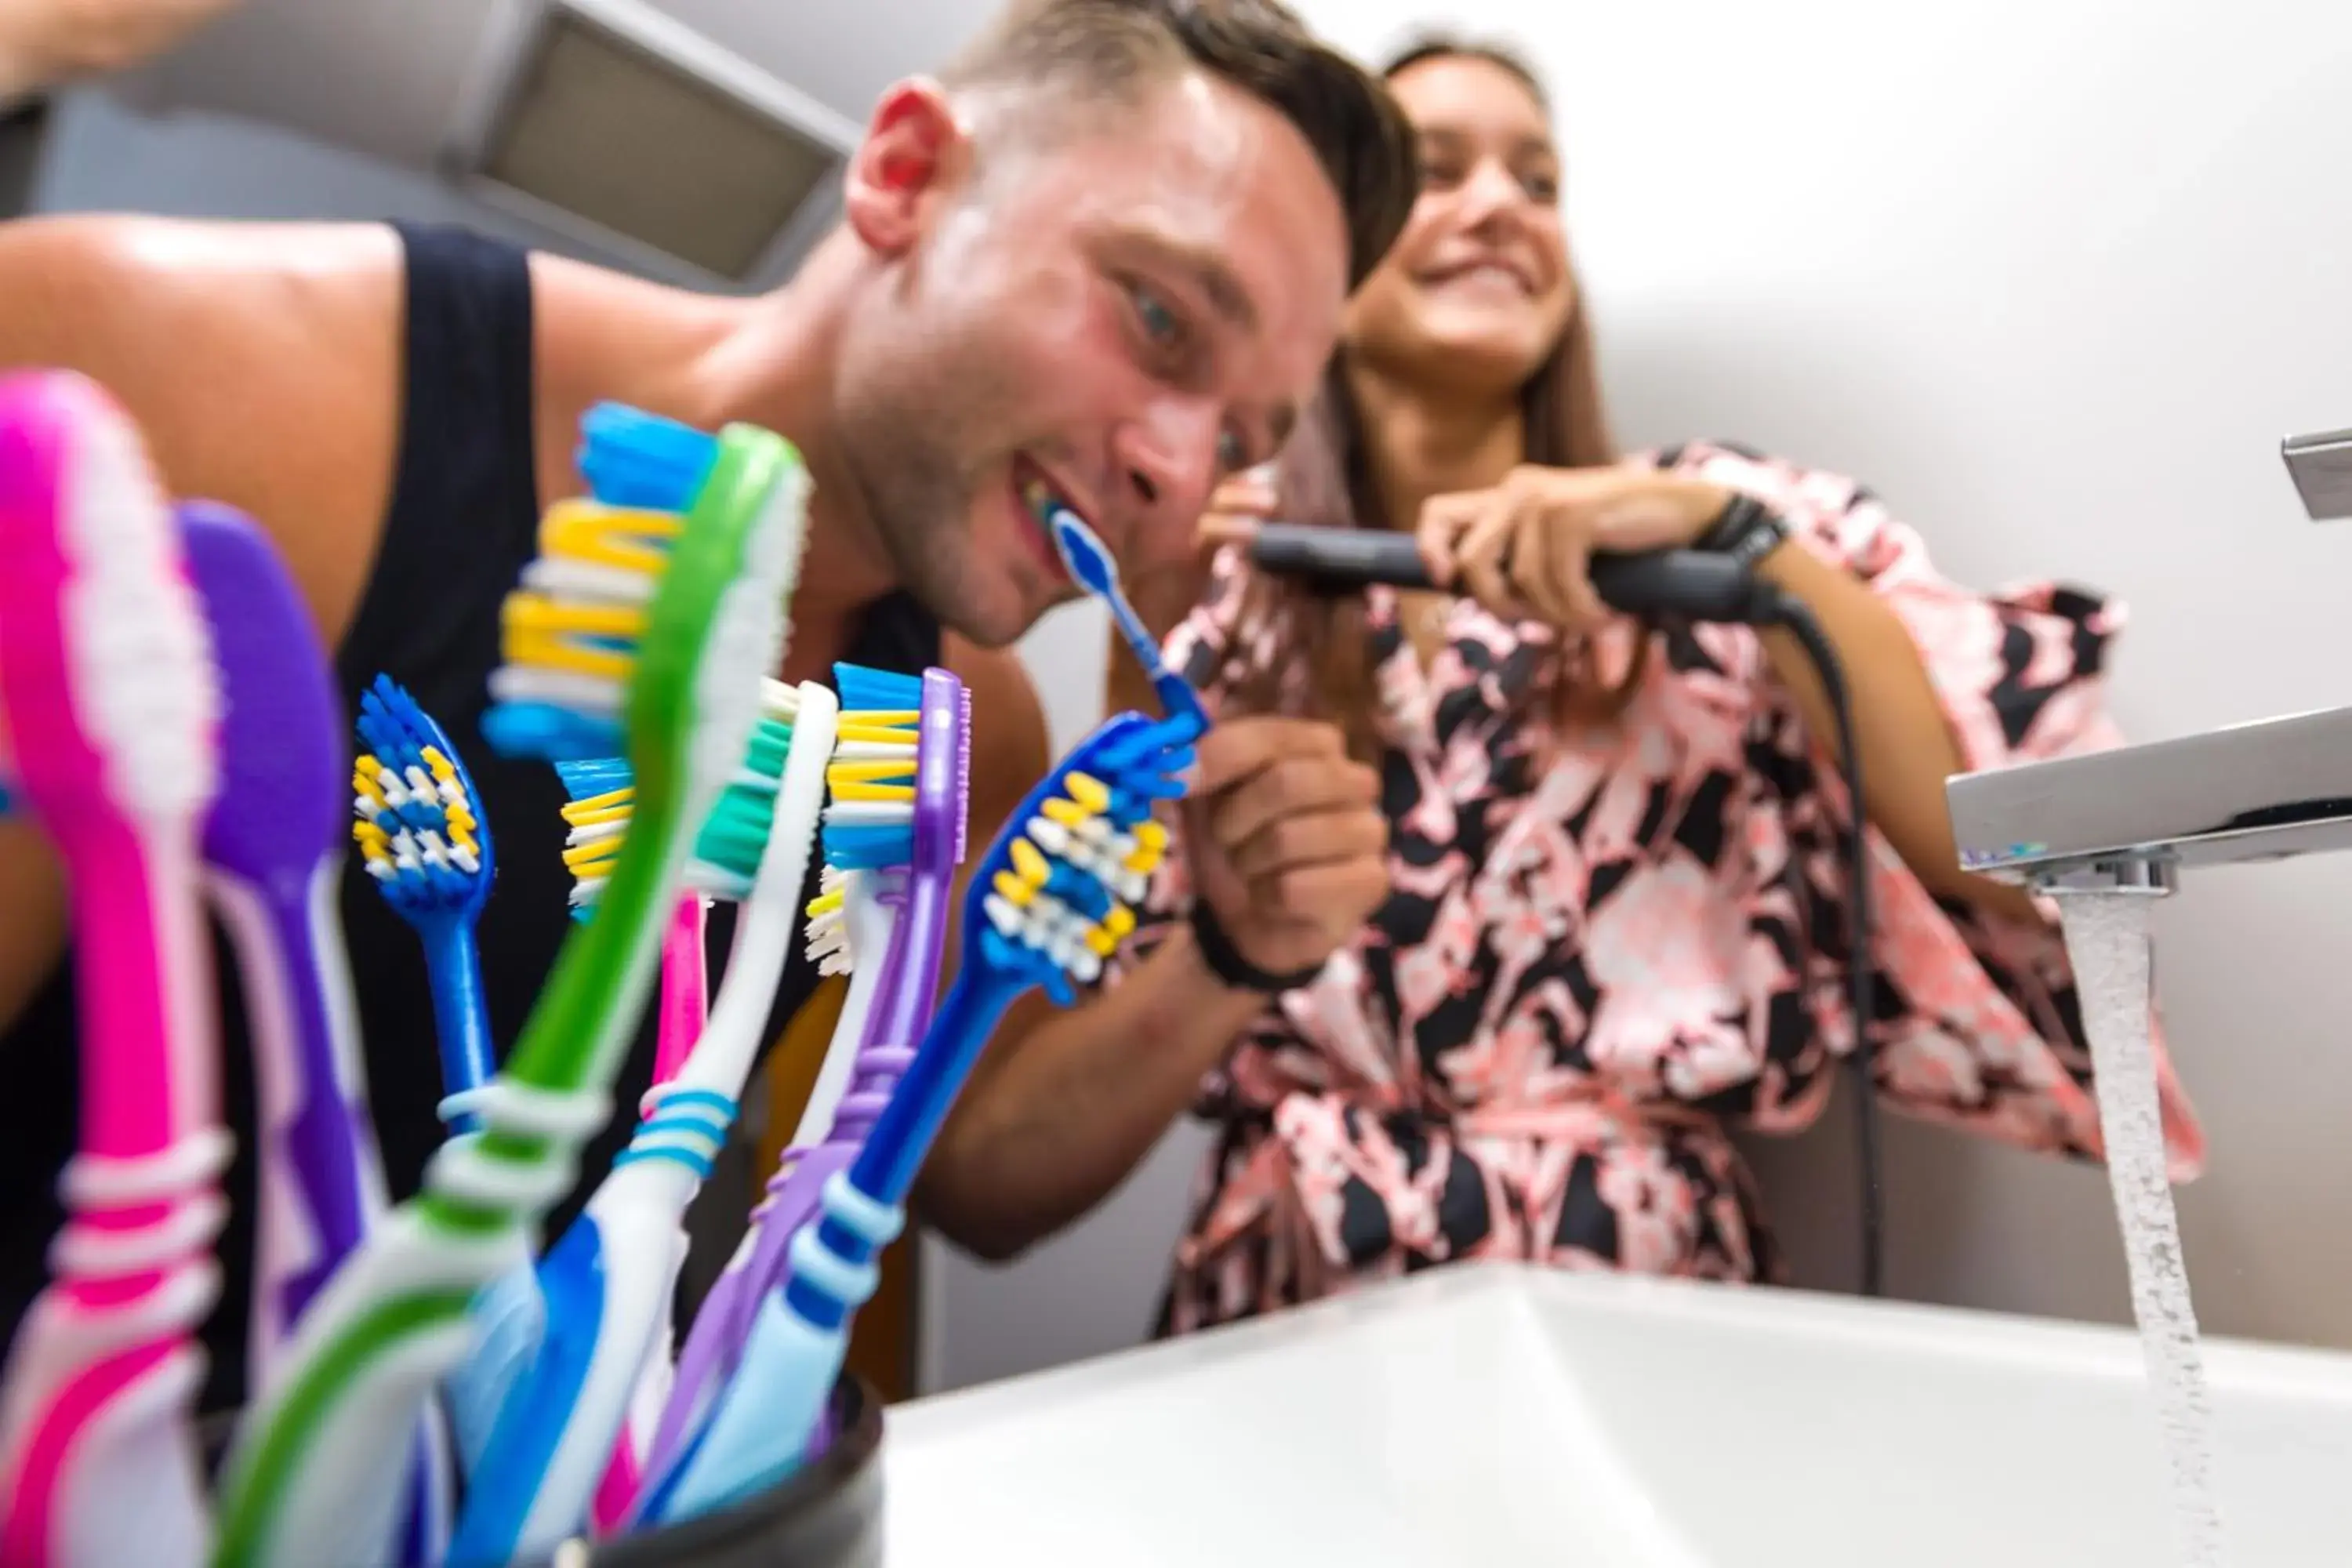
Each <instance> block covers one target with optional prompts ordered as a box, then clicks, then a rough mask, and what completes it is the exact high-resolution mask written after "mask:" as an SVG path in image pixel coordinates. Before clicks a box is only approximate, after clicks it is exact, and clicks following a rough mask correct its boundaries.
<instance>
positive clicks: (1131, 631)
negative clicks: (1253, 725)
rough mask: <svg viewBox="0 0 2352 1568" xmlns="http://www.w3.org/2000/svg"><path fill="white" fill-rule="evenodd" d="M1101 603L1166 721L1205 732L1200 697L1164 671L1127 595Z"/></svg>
mask: <svg viewBox="0 0 2352 1568" xmlns="http://www.w3.org/2000/svg"><path fill="white" fill-rule="evenodd" d="M1102 599H1103V602H1104V603H1105V604H1107V605H1109V606H1110V618H1111V621H1112V623H1113V624H1114V625H1116V626H1118V630H1119V635H1120V636H1121V637H1125V638H1126V639H1127V646H1128V647H1129V648H1131V649H1133V650H1134V653H1135V658H1136V661H1137V662H1138V663H1139V664H1141V665H1142V666H1143V673H1144V674H1145V675H1147V676H1149V677H1150V679H1151V689H1152V690H1154V691H1156V692H1158V693H1159V694H1160V706H1161V707H1163V708H1165V709H1167V710H1168V717H1169V718H1171V719H1190V720H1192V721H1193V722H1194V723H1195V724H1197V725H1199V726H1200V728H1201V729H1202V731H1206V730H1207V729H1208V727H1209V710H1207V709H1206V708H1203V707H1202V705H1201V696H1200V693H1199V692H1197V691H1194V690H1193V689H1192V682H1191V681H1189V680H1186V679H1184V678H1183V677H1182V676H1181V675H1179V674H1177V673H1176V672H1175V671H1174V670H1172V669H1171V668H1168V660H1167V658H1166V657H1165V656H1164V655H1162V654H1161V652H1160V644H1159V643H1158V642H1157V641H1156V640H1155V639H1154V638H1153V637H1152V636H1151V632H1150V628H1148V627H1147V626H1144V624H1143V620H1142V617H1140V616H1138V615H1137V614H1136V613H1135V606H1134V605H1130V604H1129V603H1128V602H1127V595H1124V594H1119V593H1112V594H1107V595H1102Z"/></svg>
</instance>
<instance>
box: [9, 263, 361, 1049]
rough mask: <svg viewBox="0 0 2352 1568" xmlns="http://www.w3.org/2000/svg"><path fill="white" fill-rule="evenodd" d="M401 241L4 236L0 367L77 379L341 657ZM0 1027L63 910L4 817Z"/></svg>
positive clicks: (34, 838) (34, 839)
mask: <svg viewBox="0 0 2352 1568" xmlns="http://www.w3.org/2000/svg"><path fill="white" fill-rule="evenodd" d="M400 279H401V274H400V255H399V241H398V239H397V237H394V235H393V234H392V233H391V231H389V230H387V229H383V228H375V227H341V226H338V227H331V228H329V227H318V226H277V225H268V226H264V225H215V224H188V223H176V222H169V221H164V220H160V219H144V218H114V217H81V216H75V217H48V218H27V219H22V220H19V221H16V222H14V223H8V224H0V373H6V372H10V371H16V370H25V369H33V368H61V369H70V370H77V371H79V372H81V373H83V374H86V375H89V376H90V377H91V378H92V379H94V380H96V381H98V382H100V383H101V384H104V385H105V386H106V387H107V389H108V390H109V391H110V392H111V393H112V394H113V395H114V396H115V397H116V398H117V399H118V400H119V401H120V402H121V403H122V405H124V406H125V407H126V408H127V409H128V410H129V411H130V413H131V416H132V417H133V418H135V419H136V420H138V421H139V423H140V425H141V426H142V428H143V429H144V431H145V433H146V436H147V439H148V443H149V447H150V449H151V451H152V454H153V456H154V458H155V462H156V466H157V468H158V469H159V470H160V472H161V475H162V478H163V483H164V485H165V487H166V489H169V490H170V491H172V492H173V494H175V495H180V496H205V497H209V498H212V499H215V500H225V501H227V502H229V503H231V504H232V505H235V506H237V507H239V508H241V509H243V510H246V511H247V512H249V513H251V514H252V515H253V516H254V517H255V518H256V519H257V521H260V522H261V523H262V524H263V525H264V526H265V527H266V528H267V529H268V531H269V532H270V534H271V535H272V537H273V538H274V539H275V540H276V542H277V543H278V547H279V549H280V551H281V552H283V553H284V555H285V557H286V560H287V563H288V566H289V570H291V571H292V573H293V574H294V576H295V579H296V581H297V583H298V584H299V585H300V587H301V589H302V591H303V593H304V595H305V596H306V597H307V598H308V600H309V602H310V608H311V612H312V614H313V615H314V616H316V617H317V618H318V622H319V626H320V632H321V634H322V635H323V636H324V637H326V638H327V640H328V642H329V644H330V646H331V645H332V644H333V643H334V642H336V641H338V640H340V638H341V636H342V633H343V630H344V628H345V627H346V626H348V624H349V622H350V619H351V616H352V613H353V611H354V610H355V609H356V607H357V605H358V602H359V595H360V592H361V590H362V588H363V587H364V585H365V584H366V581H367V576H368V573H369V569H370V567H371V565H372V563H373V559H374V554H375V544H376V538H377V534H378V531H379V530H380V528H381V526H382V521H383V501H384V495H385V491H386V489H387V488H388V486H389V483H390V474H391V465H392V448H393V441H394V433H395V431H396V429H397V426H398V410H397V407H396V399H397V391H398V387H399V384H400V383H399V363H400V360H399V340H400V330H401V310H400V286H401V284H400ZM0 910H6V911H7V916H6V918H5V920H0V1029H5V1028H6V1027H8V1026H10V1025H12V1024H13V1023H14V1022H15V1021H16V1017H17V1016H18V1015H19V1014H20V1013H21V1012H22V1011H23V1009H24V1007H25V1005H26V1002H28V1001H29V1000H30V999H31V997H32V994H33V993H34V991H35V990H36V989H37V987H38V986H39V985H40V984H41V982H42V981H43V980H44V979H45V978H46V977H47V974H48V973H49V972H50V971H51V970H52V969H53V968H54V967H55V966H56V964H57V962H58V955H59V954H60V953H61V952H63V950H64V944H65V898H64V893H63V890H62V888H61V886H60V883H59V879H58V871H57V868H56V864H55V862H54V860H53V859H52V858H51V857H50V856H49V854H48V851H47V848H46V847H44V845H43V844H42V842H41V839H40V837H39V835H38V834H37V832H35V831H34V829H33V828H32V827H31V826H30V825H29V824H27V823H26V822H24V821H21V820H18V821H12V822H8V823H0Z"/></svg>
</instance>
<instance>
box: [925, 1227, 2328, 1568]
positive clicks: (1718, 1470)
mask: <svg viewBox="0 0 2352 1568" xmlns="http://www.w3.org/2000/svg"><path fill="white" fill-rule="evenodd" d="M2206 1355H2207V1363H2208V1366H2209V1368H2210V1373H2211V1377H2212V1384H2213V1389H2214V1394H2215V1403H2216V1405H2217V1408H2218V1410H2219V1418H2220V1419H2219V1431H2220V1449H2221V1455H2220V1461H2219V1474H2220V1479H2221V1492H2222V1511H2223V1523H2224V1529H2225V1539H2226V1542H2227V1544H2228V1546H2229V1548H2230V1554H2229V1560H2230V1563H2231V1568H2285V1565H2288V1564H2294V1565H2297V1568H2301V1565H2303V1564H2306V1563H2308V1564H2314V1565H2316V1564H2319V1563H2329V1564H2336V1563H2341V1562H2342V1561H2343V1552H2344V1548H2343V1546H2342V1544H2341V1543H2342V1542H2346V1541H2347V1540H2352V1487H2347V1485H2346V1484H2345V1480H2344V1478H2345V1477H2346V1476H2347V1475H2352V1356H2347V1355H2339V1354H2336V1353H2332V1352H2317V1351H2306V1350H2295V1349H2288V1348H2282V1347H2275V1346H2261V1345H2254V1344H2249V1343H2243V1342H2208V1345H2207V1351H2206ZM883 1452H884V1456H885V1467H886V1475H887V1510H888V1521H887V1531H888V1547H887V1561H888V1562H889V1563H890V1564H891V1568H950V1565H952V1568H990V1565H993V1564H998V1563H1003V1564H1006V1565H1008V1568H1010V1565H1013V1564H1019V1565H1020V1568H1041V1565H1044V1564H1059V1563H1102V1564H1119V1565H1121V1568H1160V1565H1161V1564H1167V1565H1169V1568H1176V1565H1178V1564H1182V1565H1184V1568H1197V1565H1198V1564H1200V1563H1216V1564H1218V1565H1219V1568H1257V1565H1261V1564H1263V1565H1265V1568H1275V1565H1277V1564H1279V1565H1281V1568H1296V1565H1297V1564H1298V1563H1349V1564H1350V1565H1351V1568H1382V1565H1386V1564H1391V1563H1394V1564H1399V1565H1402V1564H1408V1563H1410V1564H1413V1565H1415V1568H1422V1565H1425V1564H1429V1563H1477V1564H1481V1565H1486V1564H1495V1565H1504V1564H1513V1563H1577V1564H1579V1565H1580V1568H1701V1565H1705V1568H1717V1565H1721V1568H1775V1565H1777V1564H1780V1563H1788V1564H1791V1565H1794V1564H1797V1563H1803V1564H1804V1565H1805V1568H1885V1565H1886V1564H1887V1563H1903V1564H1904V1565H1905V1568H1985V1565H1986V1564H1999V1565H2000V1568H2041V1565H2042V1564H2045V1563H2046V1564H2050V1565H2052V1568H2056V1565H2059V1564H2063V1565H2064V1568H2086V1565H2098V1564H2105V1563H2116V1564H2134V1565H2137V1564H2150V1565H2153V1564H2156V1563H2169V1562H2170V1561H2172V1555H2171V1542H2170V1538H2169V1535H2168V1503H2167V1500H2166V1493H2165V1490H2164V1486H2163V1478H2164V1467H2163V1460H2162V1458H2161V1454H2160V1450H2159V1448H2158V1443H2157V1437H2156V1433H2155V1427H2154V1417H2153V1415H2152V1414H2151V1406H2150V1405H2149V1403H2148V1399H2147V1388H2146V1384H2145V1379H2144V1375H2143V1373H2142V1370H2141V1365H2140V1359H2139V1349H2138V1343H2137V1339H2136V1338H2135V1337H2134V1336H2133V1335H2132V1334H2131V1333H2129V1332H2128V1331H2121V1330H2116V1329H2108V1328H2102V1327H2094V1326H2089V1325H2083V1324H2074V1323H2061V1322H2053V1321H2042V1320H2034V1319H2025V1318H2015V1317H2008V1316H2003V1315H1999V1314H1993V1313H1984V1312H1974V1311H1961V1310H1949V1309H1942V1308H1929V1307H1920V1306H1913V1305H1906V1304H1901V1303H1890V1302H1877V1301H1863V1300H1854V1299H1852V1298H1847V1297H1837V1296H1828V1295H1820V1294H1815V1293H1812V1292H1806V1291H1795V1290H1746V1289H1729V1288H1725V1287H1720V1286H1707V1285H1694V1284H1686V1283H1681V1282H1673V1281H1660V1280H1645V1279H1626V1278H1622V1277H1619V1276H1614V1275H1572V1274H1564V1273H1559V1272H1557V1271H1552V1270H1545V1269H1539V1268H1530V1267H1527V1266H1519V1265H1505V1264H1491V1265H1477V1266H1470V1267H1464V1268H1452V1269H1446V1270H1443V1271H1438V1272H1433V1273H1429V1274H1423V1275H1420V1276H1416V1277H1415V1278H1413V1279H1410V1280H1405V1281H1401V1282H1398V1283H1395V1284H1391V1285H1388V1286H1383V1287H1380V1288H1377V1289H1370V1290H1367V1291H1364V1292H1362V1293H1360V1294H1359V1295H1357V1296H1354V1297H1351V1298H1349V1299H1345V1300H1336V1301H1328V1302H1323V1303H1320V1304H1318V1305H1316V1306H1313V1307H1309V1308H1305V1309H1301V1310H1296V1311H1292V1312H1288V1313H1285V1314H1281V1315H1279V1316H1277V1317H1275V1318H1272V1319H1268V1320H1265V1321H1258V1322H1254V1323H1248V1324H1244V1325H1241V1326H1238V1327H1235V1328H1231V1329H1226V1330H1222V1331H1217V1332H1213V1333H1208V1334H1202V1335H1197V1336H1193V1337H1192V1338H1190V1339H1187V1340H1182V1341H1178V1342H1171V1343H1165V1344H1158V1345H1150V1346H1145V1347H1143V1348H1140V1349H1138V1350H1134V1351H1129V1352H1121V1353H1119V1354H1117V1355H1112V1356H1107V1357H1103V1358H1100V1359H1098V1360H1096V1361H1091V1362H1086V1363H1078V1364H1076V1365H1074V1366H1070V1367H1065V1368H1061V1369H1057V1370H1055V1371H1052V1372H1046V1373H1037V1374H1034V1375H1032V1376H1029V1377H1023V1378H1015V1379H1012V1380H1009V1381H1007V1382H1004V1383H1000V1384H987V1385H982V1386H980V1387H976V1388H972V1389H968V1390H963V1391H960V1392H957V1393H953V1394H941V1395H936V1396H933V1397H930V1398H927V1399H921V1400H917V1401H915V1402H913V1403H911V1404H908V1405H900V1406H897V1407H895V1408H893V1409H892V1410H891V1411H890V1413H889V1415H888V1418H887V1437H886V1439H885V1442H884V1447H883Z"/></svg>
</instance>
